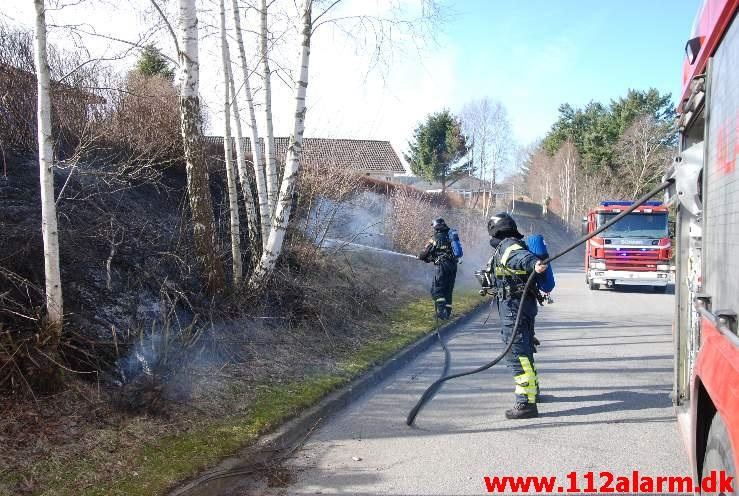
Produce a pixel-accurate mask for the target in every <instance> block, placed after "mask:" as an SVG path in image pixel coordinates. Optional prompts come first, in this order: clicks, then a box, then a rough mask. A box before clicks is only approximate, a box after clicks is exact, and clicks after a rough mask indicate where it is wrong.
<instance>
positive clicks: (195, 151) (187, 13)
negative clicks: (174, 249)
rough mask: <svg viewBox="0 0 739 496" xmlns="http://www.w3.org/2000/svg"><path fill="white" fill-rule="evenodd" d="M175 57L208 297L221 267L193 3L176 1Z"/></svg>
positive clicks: (195, 227) (217, 286)
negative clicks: (205, 144)
mask: <svg viewBox="0 0 739 496" xmlns="http://www.w3.org/2000/svg"><path fill="white" fill-rule="evenodd" d="M179 9H180V13H179V14H180V15H179V31H180V40H179V44H178V50H179V53H178V58H179V63H180V70H181V71H182V74H181V81H180V123H181V128H182V141H183V145H184V152H185V164H186V169H185V170H186V172H187V194H188V198H189V201H190V211H191V215H192V222H193V232H194V239H195V250H196V252H197V256H198V261H199V262H200V265H201V267H202V276H203V281H204V283H205V286H206V290H207V291H208V292H209V293H210V294H214V293H217V292H219V291H221V290H222V289H223V285H224V280H223V266H222V264H221V261H220V260H219V258H218V256H217V255H216V251H215V226H214V221H213V202H212V199H211V196H210V188H209V182H208V169H207V166H206V161H205V151H204V149H203V137H202V130H201V129H202V115H201V111H200V98H199V96H198V87H199V81H200V64H199V61H198V17H197V11H196V9H195V0H179Z"/></svg>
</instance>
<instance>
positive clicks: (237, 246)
mask: <svg viewBox="0 0 739 496" xmlns="http://www.w3.org/2000/svg"><path fill="white" fill-rule="evenodd" d="M219 6H220V17H221V59H222V62H223V152H224V155H225V157H224V159H225V160H224V162H225V164H226V182H227V187H228V212H229V219H230V221H231V224H230V227H231V229H230V230H231V258H232V261H233V263H232V269H233V284H234V286H238V285H239V284H241V276H242V269H241V239H240V229H239V202H238V192H237V191H236V178H235V177H234V169H233V162H232V158H233V150H232V149H231V140H232V138H231V107H232V106H235V105H233V103H232V98H231V97H232V95H234V96H235V92H233V93H232V89H231V57H230V54H229V50H228V40H227V39H226V6H225V3H224V0H221V1H220V5H219ZM236 126H237V128H239V127H240V125H239V122H238V119H237V121H236ZM240 134H241V133H239V135H240ZM237 146H238V147H239V148H241V136H238V144H237ZM243 158H244V154H243V151H240V152H239V159H240V160H241V159H243ZM244 170H246V165H244ZM242 180H243V177H242ZM246 184H247V188H246V189H245V192H246V191H249V186H248V185H249V182H248V179H246ZM245 194H246V193H245ZM250 196H251V195H250ZM247 208H248V207H247Z"/></svg>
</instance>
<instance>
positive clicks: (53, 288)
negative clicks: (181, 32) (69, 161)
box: [34, 0, 64, 348]
mask: <svg viewBox="0 0 739 496" xmlns="http://www.w3.org/2000/svg"><path fill="white" fill-rule="evenodd" d="M34 6H35V8H36V36H35V58H36V79H37V84H38V108H37V118H38V123H37V125H38V159H39V177H40V181H41V231H42V233H43V238H44V276H45V279H46V316H47V320H48V326H49V327H48V330H49V336H48V337H49V338H51V342H50V343H49V344H50V345H51V346H52V347H54V348H55V347H56V345H57V344H58V342H59V337H60V335H61V330H62V316H63V312H64V307H63V302H62V280H61V272H60V269H59V232H58V228H57V218H56V201H55V198H54V149H53V145H52V137H51V94H50V93H51V89H50V82H49V62H48V56H47V53H46V11H45V10H46V9H45V7H44V0H34Z"/></svg>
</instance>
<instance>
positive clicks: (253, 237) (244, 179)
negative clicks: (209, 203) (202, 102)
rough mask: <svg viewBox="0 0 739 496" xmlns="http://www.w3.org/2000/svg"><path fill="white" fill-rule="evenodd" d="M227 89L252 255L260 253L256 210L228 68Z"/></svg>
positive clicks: (239, 119) (233, 89)
mask: <svg viewBox="0 0 739 496" xmlns="http://www.w3.org/2000/svg"><path fill="white" fill-rule="evenodd" d="M228 87H229V89H230V92H231V93H230V94H231V110H232V113H233V118H234V124H235V126H234V127H235V131H236V165H237V167H236V170H237V171H238V173H239V182H240V183H241V194H242V196H243V197H244V207H245V209H246V215H247V219H246V222H247V227H248V229H249V243H250V245H251V247H252V253H261V246H262V244H261V241H260V239H261V237H262V236H261V234H260V232H259V225H258V222H257V210H256V206H255V205H254V195H253V193H252V190H251V181H250V180H249V173H248V172H247V170H246V148H245V146H244V135H243V132H242V128H241V112H240V111H239V105H238V103H237V98H236V96H235V95H236V84H235V83H234V78H233V73H232V72H231V67H230V66H229V72H228Z"/></svg>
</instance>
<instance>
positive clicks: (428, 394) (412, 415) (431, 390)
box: [405, 179, 674, 425]
mask: <svg viewBox="0 0 739 496" xmlns="http://www.w3.org/2000/svg"><path fill="white" fill-rule="evenodd" d="M673 182H674V180H673V179H668V180H667V181H665V182H663V183H662V184H660V185H659V186H657V187H655V188H654V189H653V190H651V191H650V192H648V193H646V194H645V195H644V196H642V197H641V198H639V199H638V200H636V201H635V202H634V204H633V205H631V206H630V207H629V208H627V209H626V210H624V211H623V212H621V213H620V214H618V215H617V216H616V217H614V218H613V219H611V220H610V221H609V222H606V223H605V224H603V225H602V226H601V227H599V228H598V229H596V230H595V231H593V232H592V233H590V234H588V235H586V236H583V237H582V238H580V239H578V240H577V241H575V242H574V243H572V244H571V245H570V246H568V247H567V248H565V249H564V250H562V251H561V252H559V253H557V254H556V255H554V256H551V257H549V258H547V259H546V260H543V261H542V263H543V264H549V263H551V262H553V261H555V260H556V259H558V258H560V257H562V256H564V255H566V254H567V253H569V252H571V251H572V250H574V249H575V248H577V247H578V246H580V245H581V244H583V243H585V242H586V241H588V240H589V239H590V238H592V237H594V236H597V235H598V234H600V233H602V232H603V231H605V230H606V229H608V228H609V227H611V226H612V225H613V224H615V223H616V222H618V221H620V220H621V219H623V218H624V217H626V216H627V215H629V214H630V213H631V212H633V211H634V210H636V209H637V208H639V207H640V206H641V205H642V204H644V203H645V202H646V201H648V200H649V199H650V198H652V197H653V196H655V195H657V194H658V193H661V192H662V191H664V190H666V189H667V188H669V187H670V186H671V185H672V183H673ZM535 274H536V272H532V273H531V275H530V276H529V278H528V279H527V280H526V286H524V290H523V294H524V298H525V297H526V296H525V295H528V294H529V291H530V290H531V287H532V286H533V283H534V275H535ZM522 313H523V305H519V306H518V313H517V314H516V320H515V322H514V324H513V334H512V335H511V337H510V339H509V340H508V345H507V346H506V348H505V349H504V350H503V352H501V353H500V354H499V355H498V356H496V357H495V358H494V359H493V360H492V361H490V362H488V363H486V364H485V365H482V366H480V367H477V368H476V369H473V370H468V371H466V372H459V373H456V374H451V375H445V374H446V370H448V366H449V364H448V363H445V364H444V371H445V372H444V375H442V377H440V378H439V379H437V380H436V381H435V382H434V383H433V384H431V385H430V386H429V387H428V388H427V389H426V391H424V392H423V394H422V395H421V398H419V400H418V402H417V403H416V405H415V406H414V407H413V409H411V411H410V412H409V413H408V417H407V418H406V421H405V423H406V424H407V425H413V422H414V421H415V420H416V416H417V415H418V412H420V411H421V408H423V406H424V405H425V404H426V403H427V402H428V401H429V400H430V399H431V398H432V397H433V396H434V394H435V393H436V392H437V391H438V390H439V387H440V386H441V385H442V384H443V383H444V382H446V381H449V380H451V379H457V378H459V377H464V376H467V375H472V374H477V373H478V372H483V371H485V370H487V369H489V368H490V367H492V366H493V365H495V364H497V363H498V362H500V361H501V360H502V359H503V357H505V356H506V355H507V354H508V353H509V352H510V351H511V348H512V347H513V342H514V341H515V340H516V336H517V335H518V325H519V324H520V323H521V314H522ZM449 356H450V355H449V354H448V353H446V358H447V359H448V358H449ZM445 362H446V360H445Z"/></svg>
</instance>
